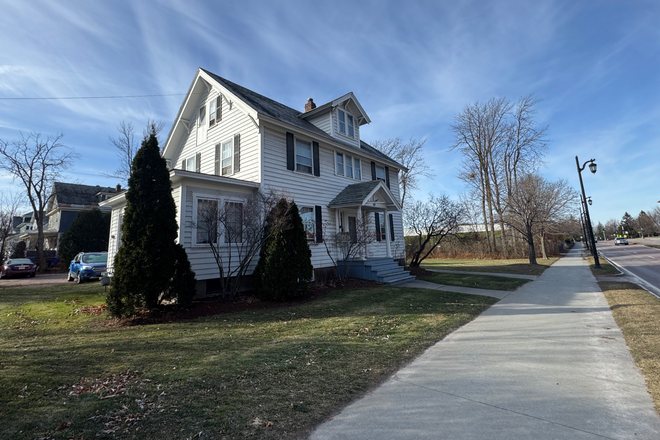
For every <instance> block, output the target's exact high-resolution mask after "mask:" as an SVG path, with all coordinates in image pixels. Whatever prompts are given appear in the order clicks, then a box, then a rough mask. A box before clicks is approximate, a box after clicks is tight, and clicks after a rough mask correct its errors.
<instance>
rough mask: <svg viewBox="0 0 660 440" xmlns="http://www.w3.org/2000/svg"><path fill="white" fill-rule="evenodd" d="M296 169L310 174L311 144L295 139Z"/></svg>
mask: <svg viewBox="0 0 660 440" xmlns="http://www.w3.org/2000/svg"><path fill="white" fill-rule="evenodd" d="M296 171H302V172H303V173H309V174H312V144H311V142H305V141H301V140H299V139H296Z"/></svg>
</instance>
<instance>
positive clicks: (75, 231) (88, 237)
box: [58, 208, 110, 267]
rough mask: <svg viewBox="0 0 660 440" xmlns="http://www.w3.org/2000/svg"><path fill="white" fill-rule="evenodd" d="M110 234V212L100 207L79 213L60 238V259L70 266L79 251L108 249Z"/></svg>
mask: <svg viewBox="0 0 660 440" xmlns="http://www.w3.org/2000/svg"><path fill="white" fill-rule="evenodd" d="M109 235H110V213H104V212H101V210H100V209H98V208H94V209H91V210H89V211H82V212H80V213H78V215H77V216H76V218H75V219H74V220H73V223H71V226H70V227H69V230H68V231H66V232H65V233H64V235H62V239H61V240H60V247H59V249H58V254H59V256H60V261H61V262H62V264H63V265H66V266H67V267H68V266H69V262H71V260H73V258H74V257H75V256H76V255H77V254H78V252H105V251H107V250H108V237H109Z"/></svg>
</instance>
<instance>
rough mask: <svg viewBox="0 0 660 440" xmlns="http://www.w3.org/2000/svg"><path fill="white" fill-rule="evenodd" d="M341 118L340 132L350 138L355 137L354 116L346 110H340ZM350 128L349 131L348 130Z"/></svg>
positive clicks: (339, 115) (339, 116)
mask: <svg viewBox="0 0 660 440" xmlns="http://www.w3.org/2000/svg"><path fill="white" fill-rule="evenodd" d="M337 114H338V118H339V132H340V133H342V134H345V135H347V136H348V137H355V125H354V123H353V115H350V114H348V113H346V112H345V111H344V110H338V113H337ZM347 128H348V131H347V130H346V129H347Z"/></svg>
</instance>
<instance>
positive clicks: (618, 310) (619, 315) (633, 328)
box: [598, 281, 660, 413]
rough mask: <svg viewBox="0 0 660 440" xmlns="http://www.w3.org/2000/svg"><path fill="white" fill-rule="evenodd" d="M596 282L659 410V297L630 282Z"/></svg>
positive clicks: (659, 410)
mask: <svg viewBox="0 0 660 440" xmlns="http://www.w3.org/2000/svg"><path fill="white" fill-rule="evenodd" d="M598 284H599V285H600V288H601V290H602V291H603V292H604V293H605V297H606V298H607V302H608V303H609V304H610V308H611V309H612V314H613V315H614V319H615V321H616V323H617V325H618V326H619V328H621V331H622V332H623V337H624V339H625V340H626V344H627V345H628V348H629V349H630V353H631V354H632V356H633V358H634V359H635V363H636V364H637V366H638V367H639V368H640V369H641V370H642V373H643V374H644V377H645V379H646V385H647V387H648V390H649V393H650V394H651V397H652V398H653V402H654V404H655V409H656V411H658V412H659V413H660V298H657V297H655V296H653V295H651V294H650V293H648V292H647V291H646V290H644V289H642V288H640V287H639V286H637V285H636V284H632V283H625V282H614V281H601V282H600V283H598Z"/></svg>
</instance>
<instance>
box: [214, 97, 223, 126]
mask: <svg viewBox="0 0 660 440" xmlns="http://www.w3.org/2000/svg"><path fill="white" fill-rule="evenodd" d="M215 108H216V111H215V114H216V117H215V123H216V124H217V123H218V122H220V121H222V96H218V98H217V99H216V104H215Z"/></svg>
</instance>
